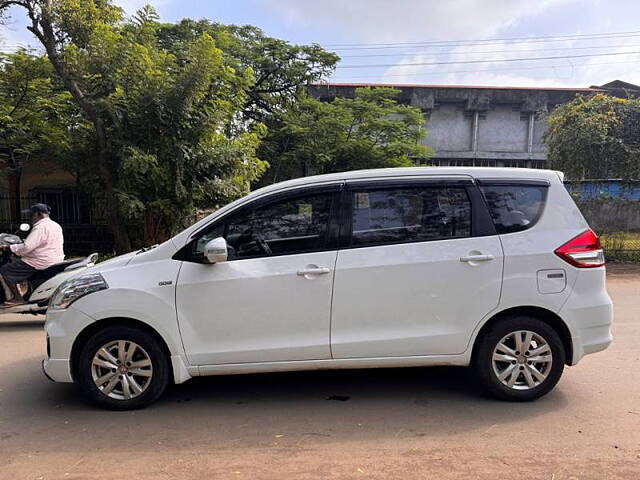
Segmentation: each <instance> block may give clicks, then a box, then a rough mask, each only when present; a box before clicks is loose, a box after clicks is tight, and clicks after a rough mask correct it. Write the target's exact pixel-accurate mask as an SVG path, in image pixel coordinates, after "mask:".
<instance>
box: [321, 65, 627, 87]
mask: <svg viewBox="0 0 640 480" xmlns="http://www.w3.org/2000/svg"><path fill="white" fill-rule="evenodd" d="M637 63H639V61H638V60H632V61H623V62H596V63H579V64H577V65H535V66H529V67H525V66H522V67H517V66H516V67H504V68H486V69H483V70H478V69H474V70H439V71H430V72H419V73H399V74H384V75H358V76H351V77H337V78H333V77H331V80H332V81H343V82H344V81H354V79H356V80H357V79H361V78H380V77H385V78H386V77H414V76H424V75H449V74H457V73H485V72H515V71H521V70H541V69H556V68H572V69H573V68H584V67H591V66H598V65H629V64H637Z"/></svg>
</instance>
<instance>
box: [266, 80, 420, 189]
mask: <svg viewBox="0 0 640 480" xmlns="http://www.w3.org/2000/svg"><path fill="white" fill-rule="evenodd" d="M399 93H400V91H399V90H397V89H393V88H358V89H356V94H355V98H336V99H335V100H333V101H332V102H323V101H320V100H316V99H314V98H305V99H303V100H301V101H300V102H298V103H297V104H296V105H295V106H294V107H293V108H291V109H290V110H288V111H287V112H285V113H284V115H283V116H282V117H281V120H280V125H279V126H277V127H274V128H273V129H272V133H271V134H270V137H269V138H268V139H267V141H265V144H264V148H263V151H262V153H263V155H264V157H265V158H267V159H268V160H269V162H270V164H271V168H270V170H269V173H268V174H267V179H268V181H270V182H276V181H279V180H282V179H286V178H291V177H297V176H300V175H308V174H321V173H329V172H339V171H345V170H355V169H360V168H384V167H406V166H412V165H414V162H413V161H412V159H413V158H427V157H429V156H430V155H431V149H430V148H429V147H426V146H425V145H422V144H421V143H420V141H421V140H422V139H423V138H425V136H426V134H427V132H426V130H425V129H424V128H423V125H424V123H425V120H424V115H423V114H422V111H421V110H420V109H418V108H415V107H411V106H408V105H401V104H398V102H397V100H396V97H397V96H398V94H399Z"/></svg>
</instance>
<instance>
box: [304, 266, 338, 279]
mask: <svg viewBox="0 0 640 480" xmlns="http://www.w3.org/2000/svg"><path fill="white" fill-rule="evenodd" d="M330 271H331V270H329V269H328V268H327V267H308V268H303V269H301V270H298V276H300V277H306V276H307V275H326V274H327V273H329V272H330Z"/></svg>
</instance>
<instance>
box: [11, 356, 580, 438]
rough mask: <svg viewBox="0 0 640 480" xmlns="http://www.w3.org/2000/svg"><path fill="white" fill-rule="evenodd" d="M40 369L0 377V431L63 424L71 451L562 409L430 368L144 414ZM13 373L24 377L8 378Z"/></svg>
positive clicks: (343, 434) (321, 378)
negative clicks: (99, 444) (102, 434)
mask: <svg viewBox="0 0 640 480" xmlns="http://www.w3.org/2000/svg"><path fill="white" fill-rule="evenodd" d="M29 361H30V362H33V363H35V362H37V361H38V360H37V359H35V358H33V359H30V360H29ZM38 370H39V369H36V368H35V366H34V365H32V364H28V365H27V364H26V360H22V361H19V362H17V363H16V364H13V365H12V366H11V368H10V370H7V367H6V366H5V367H4V368H2V369H0V375H3V376H4V375H6V374H7V373H9V372H13V374H12V375H11V376H12V377H13V378H12V379H11V380H10V381H9V382H7V381H5V382H4V384H5V386H6V387H7V388H9V389H12V385H11V383H15V382H19V384H17V383H16V385H15V386H14V387H13V388H14V390H11V393H10V394H9V395H8V394H7V393H6V392H7V390H5V394H4V395H3V402H2V403H3V408H4V410H5V413H6V414H7V418H9V420H8V422H6V423H5V425H4V427H5V428H11V427H12V424H14V423H15V425H14V426H13V428H12V429H13V430H15V431H19V430H20V429H21V428H25V427H24V426H22V427H21V426H20V424H21V423H23V421H24V419H23V417H27V416H28V417H29V425H42V426H43V427H44V426H45V425H47V424H48V423H52V424H59V423H60V422H61V421H63V420H64V422H65V424H66V423H67V422H69V425H74V426H75V429H77V430H76V431H75V435H74V442H73V443H76V442H77V443H78V445H80V444H81V443H83V442H89V443H91V442H93V437H92V436H91V435H90V433H89V432H95V431H101V430H103V429H104V428H113V427H114V426H115V425H118V428H120V426H121V427H122V428H124V429H125V431H128V430H129V429H132V432H130V433H131V434H133V431H134V430H135V432H136V433H135V434H136V435H140V438H141V439H142V438H145V437H149V438H152V437H158V438H161V439H162V442H163V444H164V445H168V444H172V443H176V445H178V444H179V443H180V440H181V441H182V442H183V443H182V444H180V445H183V446H184V447H189V446H190V445H191V446H194V445H198V444H208V443H210V442H213V441H217V439H218V437H219V436H220V435H223V436H226V437H227V438H228V439H230V441H231V440H233V441H238V442H248V443H249V444H251V443H255V442H256V433H260V435H259V436H258V437H259V438H267V437H269V438H272V437H273V436H274V435H276V434H283V433H284V434H286V435H288V437H289V438H292V437H299V438H302V437H305V438H307V439H309V438H316V439H318V441H325V440H326V441H331V440H335V439H336V438H340V439H341V440H344V439H357V438H360V436H363V435H364V436H367V437H371V436H374V437H381V438H383V437H396V438H397V437H398V436H401V437H429V436H432V435H449V434H464V433H465V432H471V431H476V432H477V431H480V432H481V433H482V432H484V431H490V430H491V429H492V428H493V427H495V426H496V425H500V424H507V423H512V422H523V421H525V422H526V421H527V420H529V419H532V418H535V417H536V416H539V415H545V414H548V413H550V412H554V411H558V410H563V409H565V408H566V407H567V405H568V401H567V399H566V397H565V395H564V394H563V392H562V385H560V386H559V387H558V388H556V390H555V391H554V392H552V393H550V394H549V395H547V396H546V397H544V398H542V399H540V400H538V401H536V402H530V403H508V402H503V401H498V400H494V399H492V398H489V397H487V396H485V395H484V394H483V393H481V391H480V390H479V389H478V388H477V387H476V385H475V383H474V379H473V375H472V372H471V371H470V370H469V369H465V368H456V367H437V368H405V369H366V370H334V371H313V372H290V373H277V374H260V375H235V376H214V377H201V378H194V379H192V380H190V381H189V382H187V383H185V384H182V385H174V386H171V387H169V389H168V390H167V392H166V393H165V394H164V396H163V397H162V398H161V399H160V400H159V401H158V402H157V403H156V404H154V405H152V406H150V407H148V408H146V409H144V410H139V411H134V412H108V411H101V410H99V409H97V408H95V407H92V406H90V405H88V404H87V403H85V402H84V400H83V399H82V397H81V395H80V391H79V389H78V387H77V386H75V385H68V384H55V383H51V382H49V381H47V380H45V379H44V377H43V376H42V374H41V372H39V371H38ZM17 371H22V372H23V373H24V376H25V377H26V378H21V379H19V380H18V379H17V378H15V377H16V375H15V372H17ZM5 378H6V377H5ZM16 387H17V388H16ZM65 428H72V427H71V426H69V427H65ZM263 434H264V435H263ZM252 435H253V436H252ZM311 436H312V437H311ZM185 439H188V442H187V443H184V440H185ZM69 448H71V449H73V448H74V447H73V446H72V445H69ZM78 448H79V447H78ZM140 448H144V446H143V445H142V444H141V445H140ZM181 448H182V447H181Z"/></svg>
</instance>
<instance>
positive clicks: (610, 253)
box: [600, 232, 640, 262]
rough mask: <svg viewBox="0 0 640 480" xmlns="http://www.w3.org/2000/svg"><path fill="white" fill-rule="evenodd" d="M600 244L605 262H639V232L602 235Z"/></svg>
mask: <svg viewBox="0 0 640 480" xmlns="http://www.w3.org/2000/svg"><path fill="white" fill-rule="evenodd" d="M600 242H601V243H602V247H603V248H604V253H605V256H606V258H607V260H620V261H632V262H640V232H611V233H603V234H602V235H601V236H600Z"/></svg>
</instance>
